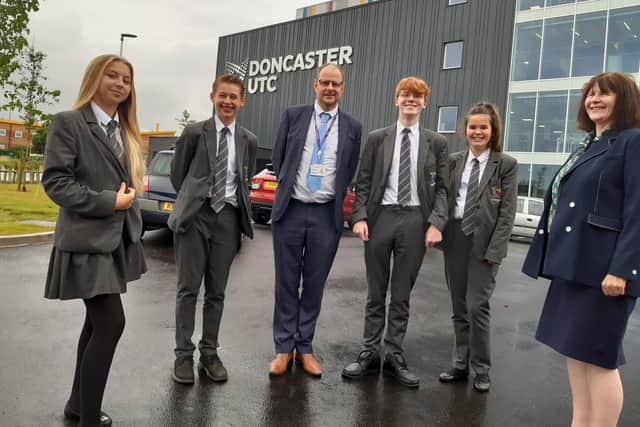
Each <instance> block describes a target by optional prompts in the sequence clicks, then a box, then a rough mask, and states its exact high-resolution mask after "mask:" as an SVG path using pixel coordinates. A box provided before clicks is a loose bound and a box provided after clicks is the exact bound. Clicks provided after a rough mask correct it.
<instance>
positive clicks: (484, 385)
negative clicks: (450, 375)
mask: <svg viewBox="0 0 640 427" xmlns="http://www.w3.org/2000/svg"><path fill="white" fill-rule="evenodd" d="M490 387H491V378H489V375H488V374H479V375H476V377H475V378H474V379H473V389H474V390H475V391H479V392H480V393H486V392H488V391H489V388H490Z"/></svg>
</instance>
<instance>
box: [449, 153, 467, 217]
mask: <svg viewBox="0 0 640 427" xmlns="http://www.w3.org/2000/svg"><path fill="white" fill-rule="evenodd" d="M468 155H469V150H467V151H462V152H460V153H459V154H458V155H457V156H456V157H455V162H456V166H455V168H454V169H453V172H452V173H451V175H452V178H453V182H452V185H451V194H450V198H449V199H450V200H452V201H454V202H455V200H456V198H457V197H458V191H460V183H461V182H462V174H463V173H464V166H465V165H466V163H467V156H468ZM452 206H455V205H452Z"/></svg>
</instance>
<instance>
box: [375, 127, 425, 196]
mask: <svg viewBox="0 0 640 427" xmlns="http://www.w3.org/2000/svg"><path fill="white" fill-rule="evenodd" d="M404 129H405V126H403V125H402V124H401V123H400V122H399V121H398V124H397V125H396V142H395V144H394V146H393V159H391V168H390V169H389V179H388V180H387V187H386V188H385V190H384V196H383V197H382V204H383V205H397V204H398V174H399V173H400V146H401V145H402V137H403V136H404V134H403V133H402V131H403V130H404ZM408 129H409V130H410V131H411V133H409V141H411V200H410V201H409V206H420V199H419V198H418V148H419V146H420V123H416V124H414V125H413V126H410V127H409V128H408Z"/></svg>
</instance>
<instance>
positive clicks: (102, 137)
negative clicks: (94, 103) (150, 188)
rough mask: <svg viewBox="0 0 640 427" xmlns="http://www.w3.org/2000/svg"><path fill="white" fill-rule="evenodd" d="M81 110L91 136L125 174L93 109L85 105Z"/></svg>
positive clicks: (124, 173)
mask: <svg viewBox="0 0 640 427" xmlns="http://www.w3.org/2000/svg"><path fill="white" fill-rule="evenodd" d="M81 111H82V116H83V117H84V119H85V121H86V122H87V125H88V126H89V129H90V130H91V133H92V134H93V136H94V137H95V138H96V139H97V140H98V141H100V145H102V146H103V148H104V149H106V151H107V152H108V153H109V154H108V156H111V158H112V159H113V160H114V161H115V163H117V164H118V167H119V168H120V170H121V171H122V173H123V175H125V176H126V175H127V173H126V171H125V170H124V167H123V166H122V163H121V162H120V159H118V156H117V155H116V152H115V151H114V148H113V147H112V146H111V143H110V142H109V139H108V138H107V134H106V133H105V132H104V131H103V130H102V128H101V127H100V124H99V123H98V119H96V116H95V115H94V114H93V110H91V106H90V105H86V106H85V107H83V108H82V110H81Z"/></svg>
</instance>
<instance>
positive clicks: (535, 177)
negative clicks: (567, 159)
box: [531, 165, 560, 198]
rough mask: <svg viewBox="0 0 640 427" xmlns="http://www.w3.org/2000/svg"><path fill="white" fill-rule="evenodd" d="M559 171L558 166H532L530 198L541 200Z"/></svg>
mask: <svg viewBox="0 0 640 427" xmlns="http://www.w3.org/2000/svg"><path fill="white" fill-rule="evenodd" d="M558 169H560V166H559V165H533V170H532V174H531V197H538V198H543V197H544V193H545V192H546V191H547V188H548V187H549V184H550V183H551V180H552V179H553V177H554V176H555V175H556V172H557V171H558Z"/></svg>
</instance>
